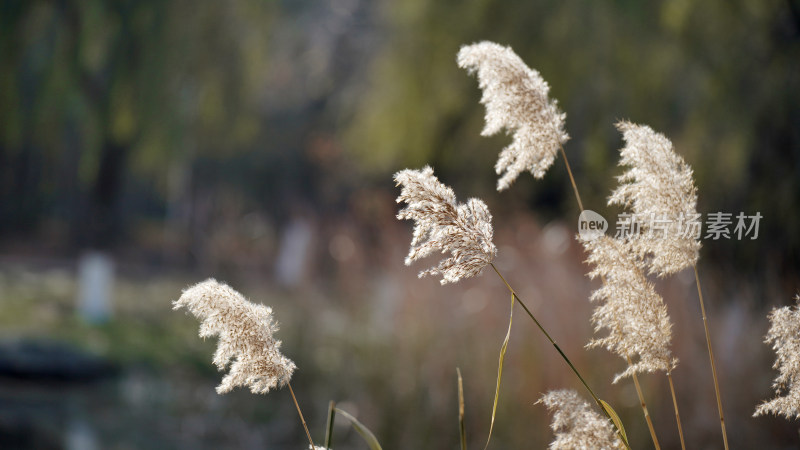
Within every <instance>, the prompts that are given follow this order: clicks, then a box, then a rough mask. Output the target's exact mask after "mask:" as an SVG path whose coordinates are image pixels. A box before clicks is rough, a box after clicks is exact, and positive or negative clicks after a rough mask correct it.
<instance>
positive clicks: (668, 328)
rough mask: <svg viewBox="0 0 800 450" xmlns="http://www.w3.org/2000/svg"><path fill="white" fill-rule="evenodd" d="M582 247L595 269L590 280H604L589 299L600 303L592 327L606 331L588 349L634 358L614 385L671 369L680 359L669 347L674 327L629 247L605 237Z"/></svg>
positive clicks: (660, 299)
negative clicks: (631, 377)
mask: <svg viewBox="0 0 800 450" xmlns="http://www.w3.org/2000/svg"><path fill="white" fill-rule="evenodd" d="M582 243H583V246H584V247H585V248H586V251H587V252H588V253H589V258H588V259H587V262H589V263H591V264H593V265H594V269H593V270H592V271H591V272H589V276H590V277H591V278H596V277H600V278H601V279H602V280H603V286H602V287H601V288H600V289H598V290H596V291H594V292H593V293H592V296H591V301H593V302H598V303H599V305H598V306H597V307H596V308H595V310H594V313H593V314H592V323H593V324H594V326H595V331H597V332H599V331H601V330H605V331H607V332H608V335H606V336H605V337H603V338H599V339H593V340H592V341H591V342H589V344H588V346H589V347H603V348H605V349H607V350H608V351H610V352H613V353H616V354H617V355H619V356H620V357H622V358H623V359H625V360H626V361H627V360H628V358H630V359H631V360H632V363H631V364H629V366H628V368H627V369H626V370H625V371H624V372H622V373H620V374H618V375H617V376H616V377H615V378H614V383H616V382H617V381H619V380H620V379H622V378H624V377H626V376H630V375H632V374H634V373H643V372H655V371H658V370H662V371H665V372H670V371H672V369H674V368H675V366H676V365H677V363H678V360H677V359H675V358H673V356H672V352H671V351H670V348H669V347H670V341H671V340H672V324H671V323H670V320H669V316H668V315H667V307H666V305H665V304H664V301H663V299H662V298H661V296H659V295H658V294H657V293H656V291H655V289H654V287H653V284H652V283H650V282H649V281H647V278H646V277H645V275H644V272H643V271H642V270H641V267H640V265H639V264H640V262H639V261H638V260H637V258H636V257H635V256H634V255H633V254H632V253H631V251H630V249H629V245H628V243H627V242H625V241H623V240H620V239H615V238H612V237H609V236H605V235H604V236H601V237H598V238H596V239H593V240H582Z"/></svg>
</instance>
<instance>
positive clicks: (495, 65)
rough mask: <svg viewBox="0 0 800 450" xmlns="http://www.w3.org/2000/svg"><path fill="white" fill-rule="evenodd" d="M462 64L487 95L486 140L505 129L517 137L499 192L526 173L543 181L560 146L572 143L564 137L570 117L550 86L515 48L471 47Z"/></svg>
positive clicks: (503, 161)
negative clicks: (553, 95) (565, 127)
mask: <svg viewBox="0 0 800 450" xmlns="http://www.w3.org/2000/svg"><path fill="white" fill-rule="evenodd" d="M457 60H458V65H459V67H461V68H463V69H466V70H467V71H468V72H469V73H470V74H477V76H478V83H479V85H480V88H481V89H482V90H483V96H482V97H481V103H483V104H484V105H486V126H485V127H484V129H483V131H482V132H481V135H483V136H491V135H493V134H496V133H498V132H499V131H500V130H502V129H503V128H505V129H506V131H507V132H509V133H512V132H513V134H514V137H513V141H512V142H511V144H509V146H508V147H506V148H504V149H503V150H502V151H501V152H500V157H499V159H498V160H497V164H496V165H495V170H496V171H497V174H498V175H500V174H502V176H501V177H500V179H499V180H498V181H497V190H498V191H502V190H504V189H507V188H508V187H509V186H511V183H513V182H514V180H516V179H517V177H518V176H519V174H521V173H522V172H523V171H526V170H527V171H529V172H530V173H531V174H532V175H533V176H534V177H535V178H542V177H543V176H544V173H545V172H546V171H547V169H548V168H550V166H551V165H552V164H553V161H555V158H556V155H557V154H558V149H559V146H560V145H562V144H563V143H565V142H566V141H567V140H568V139H569V135H567V133H566V132H565V131H564V120H565V119H566V114H563V113H562V112H561V111H559V109H558V104H557V102H556V101H555V100H551V99H550V98H549V97H548V94H549V92H550V86H548V84H547V82H546V81H544V79H543V78H542V76H541V75H539V72H537V71H536V70H534V69H531V68H530V67H528V66H527V65H525V63H524V62H523V61H522V59H521V58H520V57H519V56H517V54H516V53H514V51H513V50H512V49H511V47H503V46H502V45H499V44H495V43H494V42H481V43H478V44H472V45H465V46H463V47H461V50H460V51H459V52H458V58H457Z"/></svg>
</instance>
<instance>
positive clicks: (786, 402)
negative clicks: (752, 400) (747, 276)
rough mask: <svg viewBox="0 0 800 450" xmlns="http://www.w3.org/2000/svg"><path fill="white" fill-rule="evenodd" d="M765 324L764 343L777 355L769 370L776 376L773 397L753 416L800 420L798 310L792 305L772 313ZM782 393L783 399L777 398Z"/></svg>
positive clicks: (781, 397) (799, 317) (797, 297)
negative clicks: (770, 345) (773, 416)
mask: <svg viewBox="0 0 800 450" xmlns="http://www.w3.org/2000/svg"><path fill="white" fill-rule="evenodd" d="M795 302H800V295H798V296H796V297H795ZM769 321H770V323H771V325H770V327H769V332H767V338H766V340H765V341H764V342H766V343H767V344H772V348H773V350H775V353H776V354H777V358H776V359H775V364H774V365H773V366H772V368H773V369H778V372H779V374H778V377H777V378H775V382H774V383H773V384H772V387H773V388H775V394H776V397H775V398H774V399H772V400H769V401H765V402H764V403H762V404H761V405H759V406H758V407H757V408H756V412H755V414H753V416H754V417H755V416H761V415H765V414H774V415H776V416H777V415H782V416H784V417H786V418H787V419H792V418H794V419H800V308H798V306H797V305H795V306H794V307H790V306H785V307H783V308H776V309H773V310H772V312H770V314H769ZM787 389H788V390H787ZM785 390H786V393H785V395H781V392H782V391H785Z"/></svg>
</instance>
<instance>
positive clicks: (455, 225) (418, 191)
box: [394, 166, 497, 284]
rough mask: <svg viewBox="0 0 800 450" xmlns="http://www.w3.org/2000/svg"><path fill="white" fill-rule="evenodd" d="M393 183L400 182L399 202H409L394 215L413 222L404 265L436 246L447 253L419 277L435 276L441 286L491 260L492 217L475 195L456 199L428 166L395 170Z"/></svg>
mask: <svg viewBox="0 0 800 450" xmlns="http://www.w3.org/2000/svg"><path fill="white" fill-rule="evenodd" d="M394 181H395V182H396V183H397V185H398V186H402V189H401V191H400V196H399V197H397V203H401V202H405V203H406V204H407V206H406V207H405V208H403V209H402V210H400V212H399V213H398V214H397V218H398V219H411V220H414V222H415V225H414V234H413V239H412V241H411V249H410V250H409V253H408V256H407V257H406V261H405V263H406V265H411V263H412V262H414V261H416V260H418V259H421V258H425V257H426V256H429V255H431V254H432V253H434V252H435V251H437V250H438V251H440V252H442V253H448V252H449V253H450V257H448V258H445V259H443V260H442V261H441V262H440V263H439V265H438V266H436V267H432V268H430V269H428V270H424V271H422V272H420V274H419V276H420V277H423V276H425V275H437V274H439V275H441V276H442V280H441V283H442V284H446V283H455V282H457V281H458V280H460V279H462V278H467V277H471V276H475V275H478V274H479V273H480V272H481V271H482V270H483V268H484V267H486V266H487V265H488V264H490V263H491V262H492V261H493V260H494V257H495V256H496V255H497V247H495V245H494V243H493V242H492V237H493V233H494V231H493V229H492V215H491V214H490V213H489V208H487V207H486V204H485V203H483V202H482V201H481V200H478V199H476V198H471V199H469V200H468V201H467V203H466V204H463V203H462V204H458V203H456V196H455V194H454V193H453V190H452V189H450V188H449V187H447V186H445V185H444V184H442V183H441V182H440V181H439V180H438V179H437V178H436V177H435V176H434V175H433V169H431V168H430V167H428V166H425V167H424V168H423V169H422V170H410V169H406V170H402V171H400V172H397V173H396V174H395V175H394Z"/></svg>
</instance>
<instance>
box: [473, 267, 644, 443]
mask: <svg viewBox="0 0 800 450" xmlns="http://www.w3.org/2000/svg"><path fill="white" fill-rule="evenodd" d="M489 265H491V266H492V269H494V271H495V273H497V276H499V277H500V279H501V280H503V284H505V285H506V288H508V290H509V291H510V292H511V295H513V296H514V298H516V299H517V301H518V302H519V305H520V306H522V309H524V310H525V312H526V313H528V316H529V317H530V318H531V320H533V323H535V324H536V326H537V327H539V331H541V332H542V333H543V334H544V335H545V337H547V340H548V341H550V343H551V344H553V347H555V349H556V351H558V354H559V355H561V358H562V359H563V360H564V361H565V362H566V363H567V365H568V366H569V368H570V369H572V372H574V373H575V375H576V376H577V377H578V379H579V380H580V381H581V383H582V384H583V387H585V388H586V390H587V391H589V395H591V396H592V399H594V401H595V403H597V405H598V406H600V409H601V410H602V411H603V414H605V415H606V417H608V419H609V420H611V424H612V425H613V426H614V429H615V430H616V432H617V435H619V437H620V440H621V441H622V443H623V444H625V447H626V448H628V449H630V446H629V445H628V440H627V439H626V438H625V437H624V436H625V435H624V434H623V432H622V431H621V430H620V429H619V427H617V424H616V422H614V420H613V419H612V418H611V416H610V415H609V414H608V411H607V410H606V407H605V406H603V401H602V400H600V398H599V397H597V395H596V394H595V393H594V391H593V390H592V388H590V387H589V385H588V384H587V383H586V380H584V379H583V376H581V374H580V372H578V369H576V368H575V366H574V365H573V364H572V361H570V359H569V358H567V355H565V354H564V351H563V350H561V347H559V346H558V344H556V341H555V340H553V338H552V337H551V336H550V333H548V332H547V330H545V329H544V327H543V326H542V324H541V323H539V321H538V320H536V317H534V315H533V313H532V312H531V310H530V309H528V307H527V306H526V305H525V303H524V302H523V301H522V299H521V298H519V295H517V292H516V291H515V290H514V288H512V287H511V285H510V284H508V281H506V279H505V277H503V275H502V274H501V273H500V271H499V270H497V267H496V266H495V265H494V263H489Z"/></svg>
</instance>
